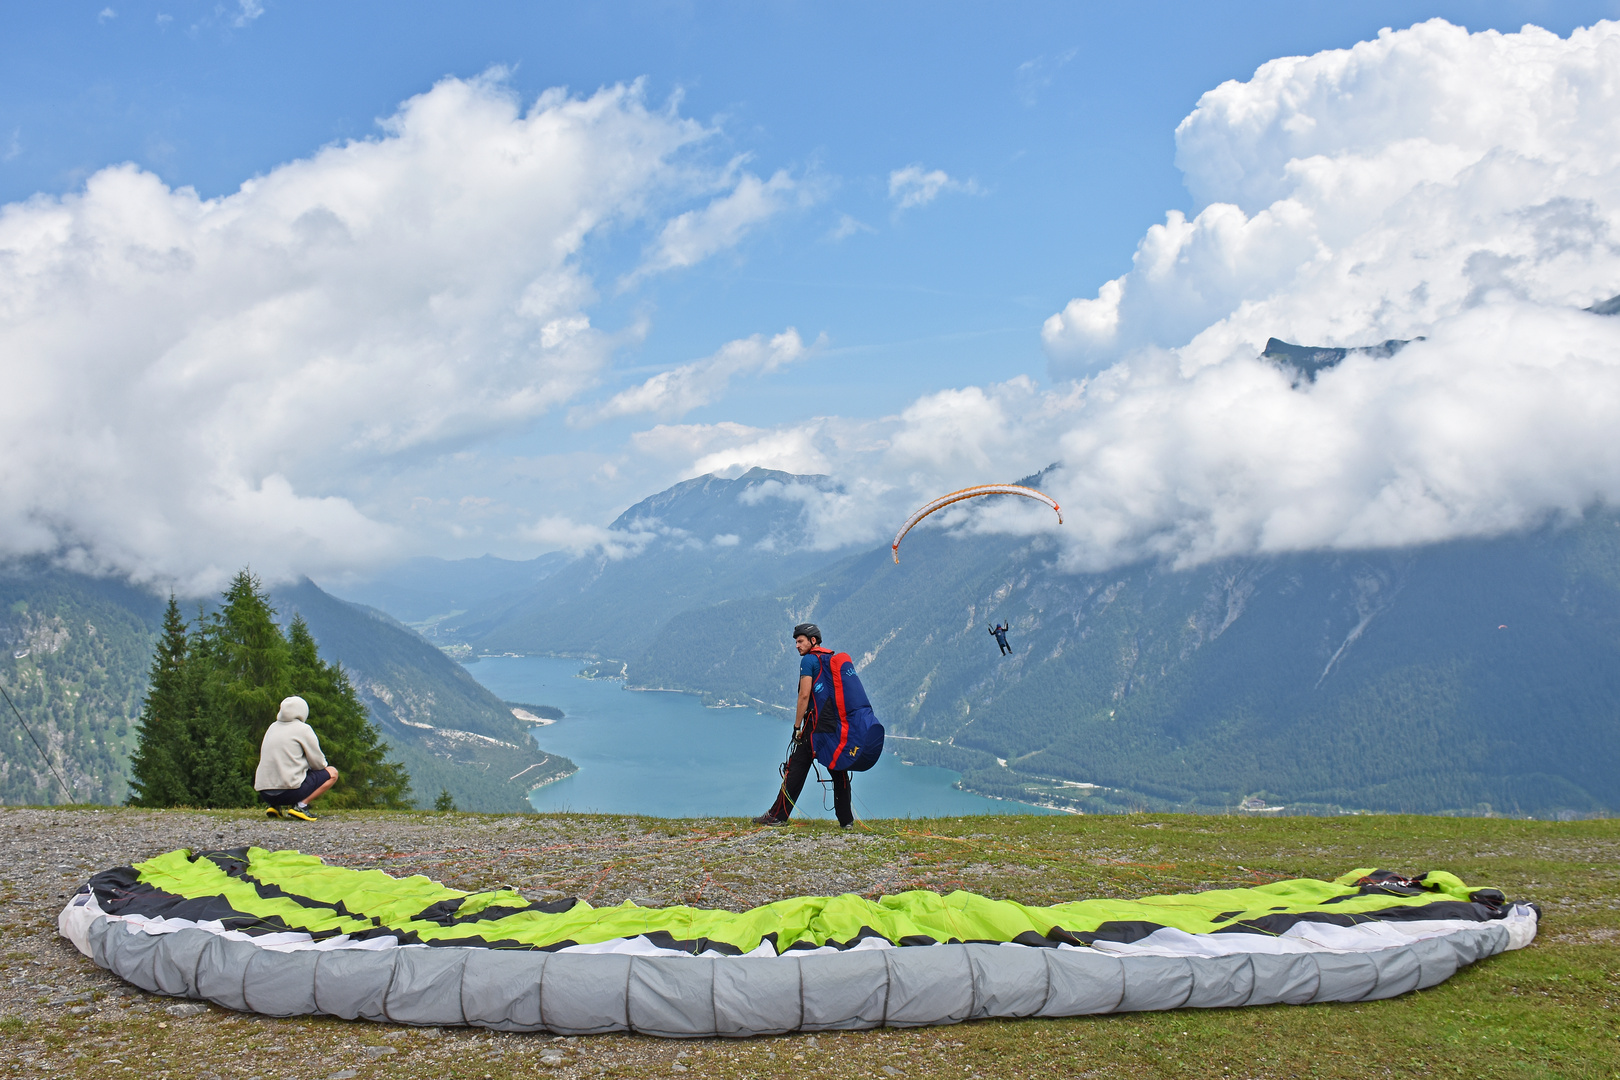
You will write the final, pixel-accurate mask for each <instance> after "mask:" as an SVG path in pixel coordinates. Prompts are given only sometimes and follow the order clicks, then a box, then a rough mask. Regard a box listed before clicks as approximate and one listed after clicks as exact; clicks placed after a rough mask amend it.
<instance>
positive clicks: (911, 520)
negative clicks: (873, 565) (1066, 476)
mask: <svg viewBox="0 0 1620 1080" xmlns="http://www.w3.org/2000/svg"><path fill="white" fill-rule="evenodd" d="M980 495H1022V496H1024V498H1026V499H1035V500H1036V501H1038V502H1043V503H1045V504H1046V505H1047V506H1050V507H1051V508H1052V509H1053V510H1055V511H1056V512H1057V519H1058V524H1059V525H1061V524H1063V508H1062V507H1060V506H1058V504H1057V501H1056V500H1054V499H1053V498H1052V497H1051V496H1050V495H1047V494H1046V493H1045V492H1041V491H1036V490H1035V489H1034V488H1029V487H1023V486H1021V485H1019V484H979V485H978V486H976V487H967V488H963V489H962V490H961V491H953V492H951V493H950V494H949V495H941V496H940V497H939V498H937V499H934V500H932V501H931V502H928V503H926V504H925V505H923V506H922V507H921V508H920V509H919V510H918V511H917V512H916V513H914V514H912V515H911V516H910V517H908V518H906V523H905V524H904V525H902V526H900V531H899V532H897V533H895V535H894V543H893V544H890V545H889V546H890V547H891V548H893V549H894V561H895V562H897V563H898V562H899V561H900V541H901V540H903V539H904V538H905V535H906V533H908V532H910V531H911V528H912V526H913V525H916V524H917V523H918V522H919V521H921V520H922V519H923V518H925V517H927V516H928V515H929V514H932V513H933V512H934V511H935V510H943V509H944V508H945V507H947V506H949V505H951V504H952V503H959V502H961V501H962V500H963V499H975V498H978V497H979V496H980Z"/></svg>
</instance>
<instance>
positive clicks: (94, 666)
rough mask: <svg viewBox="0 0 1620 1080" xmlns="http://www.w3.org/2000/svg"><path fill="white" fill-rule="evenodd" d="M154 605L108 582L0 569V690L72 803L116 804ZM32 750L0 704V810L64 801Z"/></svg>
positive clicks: (124, 787)
mask: <svg viewBox="0 0 1620 1080" xmlns="http://www.w3.org/2000/svg"><path fill="white" fill-rule="evenodd" d="M162 614H163V605H162V603H161V602H160V601H159V600H158V599H157V598H156V597H154V596H151V595H149V594H147V593H144V592H141V591H139V590H137V589H131V588H129V587H127V586H124V585H120V584H117V583H116V582H111V581H106V580H103V579H100V578H92V577H86V576H83V575H79V574H66V573H59V572H51V571H47V570H45V569H44V568H43V567H41V566H39V565H37V564H34V563H23V564H12V565H10V566H8V567H5V568H3V569H0V647H3V648H4V650H5V651H4V653H3V655H0V685H4V686H5V688H6V693H7V694H9V695H10V696H11V699H12V701H13V703H15V704H16V706H17V708H18V709H19V710H20V711H21V713H22V715H23V718H24V721H25V722H26V724H27V727H28V728H29V729H32V731H33V735H34V737H35V738H37V739H38V740H39V742H40V744H41V745H42V746H43V747H44V749H45V751H46V753H47V754H48V755H49V758H50V763H51V764H52V765H54V766H55V767H56V770H57V772H58V773H60V774H61V777H62V780H63V781H64V782H65V783H66V784H67V786H68V788H69V790H70V791H71V792H72V801H73V802H100V803H117V802H122V801H123V800H124V797H125V796H126V795H127V794H128V792H129V782H128V772H127V769H128V761H129V753H130V751H131V750H132V749H134V746H135V729H134V723H135V718H136V716H137V715H138V714H139V713H140V711H141V695H142V694H143V693H144V692H145V688H146V669H147V665H148V664H149V663H151V659H152V646H153V643H154V642H155V641H156V640H157V627H158V620H159V619H160V618H161V616H162ZM66 801H68V798H67V797H66V796H64V794H63V793H62V790H61V788H60V786H59V785H58V782H57V780H56V778H55V777H53V776H52V775H51V771H50V769H49V768H48V767H47V766H46V762H45V759H44V758H43V757H42V755H41V753H40V748H39V747H36V746H35V745H34V742H33V740H32V739H30V738H29V735H28V731H27V730H25V729H24V726H23V724H21V723H19V722H18V719H17V717H16V716H15V715H14V714H13V713H12V711H11V709H10V708H9V707H8V706H6V705H5V704H4V702H0V803H5V804H7V805H13V806H14V805H17V804H20V803H60V802H66Z"/></svg>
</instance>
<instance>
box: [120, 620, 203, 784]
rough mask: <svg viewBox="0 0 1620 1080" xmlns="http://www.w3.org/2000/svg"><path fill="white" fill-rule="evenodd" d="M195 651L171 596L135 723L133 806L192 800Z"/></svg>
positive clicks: (131, 769)
mask: <svg viewBox="0 0 1620 1080" xmlns="http://www.w3.org/2000/svg"><path fill="white" fill-rule="evenodd" d="M190 653H191V641H190V636H189V635H188V634H187V632H186V620H185V619H184V618H182V617H181V615H180V605H179V604H178V603H176V602H175V599H174V594H173V593H170V594H169V607H168V609H167V610H166V611H165V612H164V613H163V631H162V633H161V635H160V636H159V637H158V644H157V650H156V652H155V653H154V654H153V656H152V668H151V674H150V676H149V682H148V687H147V691H146V701H145V702H144V703H143V704H142V705H141V715H140V718H139V719H138V720H137V721H136V725H137V732H138V737H139V742H138V743H137V744H136V747H135V753H134V754H133V755H132V756H131V758H130V772H131V779H130V788H131V791H132V794H131V795H130V797H129V802H130V805H132V806H175V805H179V804H182V803H187V802H190V801H191V783H190V777H189V775H188V773H189V769H188V767H187V766H188V762H189V758H190V753H189V751H188V750H187V747H186V740H187V735H188V731H187V728H188V723H189V720H190V718H191V712H192V704H193V703H192V701H191V696H192V695H191V694H190V688H189V687H188V685H187V676H188V670H187V660H188V658H189V656H190Z"/></svg>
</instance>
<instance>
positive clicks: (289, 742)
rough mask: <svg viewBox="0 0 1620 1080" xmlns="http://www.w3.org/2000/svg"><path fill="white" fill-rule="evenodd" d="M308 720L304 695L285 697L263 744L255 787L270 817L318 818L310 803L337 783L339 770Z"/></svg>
mask: <svg viewBox="0 0 1620 1080" xmlns="http://www.w3.org/2000/svg"><path fill="white" fill-rule="evenodd" d="M308 721H309V703H308V702H306V701H305V700H304V699H303V698H301V697H290V698H285V699H283V700H282V702H281V711H280V712H278V713H276V721H275V723H273V724H271V725H270V729H269V730H268V731H266V732H265V733H264V741H263V742H262V743H260V744H259V770H258V772H256V773H254V774H253V787H254V788H255V789H256V790H257V791H258V793H259V797H260V798H261V799H263V800H264V801H265V802H267V803H269V804H270V805H269V807H267V808H266V809H265V813H266V814H267V815H268V816H270V817H284V818H298V819H299V820H300V821H314V820H315V815H314V814H312V813H310V812H309V804H310V803H312V802H314V801H315V800H316V799H318V798H320V797H321V796H322V795H325V794H326V793H327V792H328V791H330V790H332V785H333V784H335V783H337V779H338V771H337V769H335V768H333V767H332V766H331V765H328V764H327V763H326V755H325V754H323V753H321V740H320V739H318V738H316V737H315V729H314V728H312V727H310V726H309V723H308Z"/></svg>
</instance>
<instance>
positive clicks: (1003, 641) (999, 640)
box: [990, 621, 1012, 656]
mask: <svg viewBox="0 0 1620 1080" xmlns="http://www.w3.org/2000/svg"><path fill="white" fill-rule="evenodd" d="M990 632H991V633H992V634H994V635H995V636H996V644H997V645H1000V646H1001V655H1002V656H1006V655H1007V654H1008V653H1010V652H1012V646H1011V645H1009V644H1007V623H1006V622H1005V621H1003V622H1002V624H1001V625H1000V626H994V625H992V626H991V627H990Z"/></svg>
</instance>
